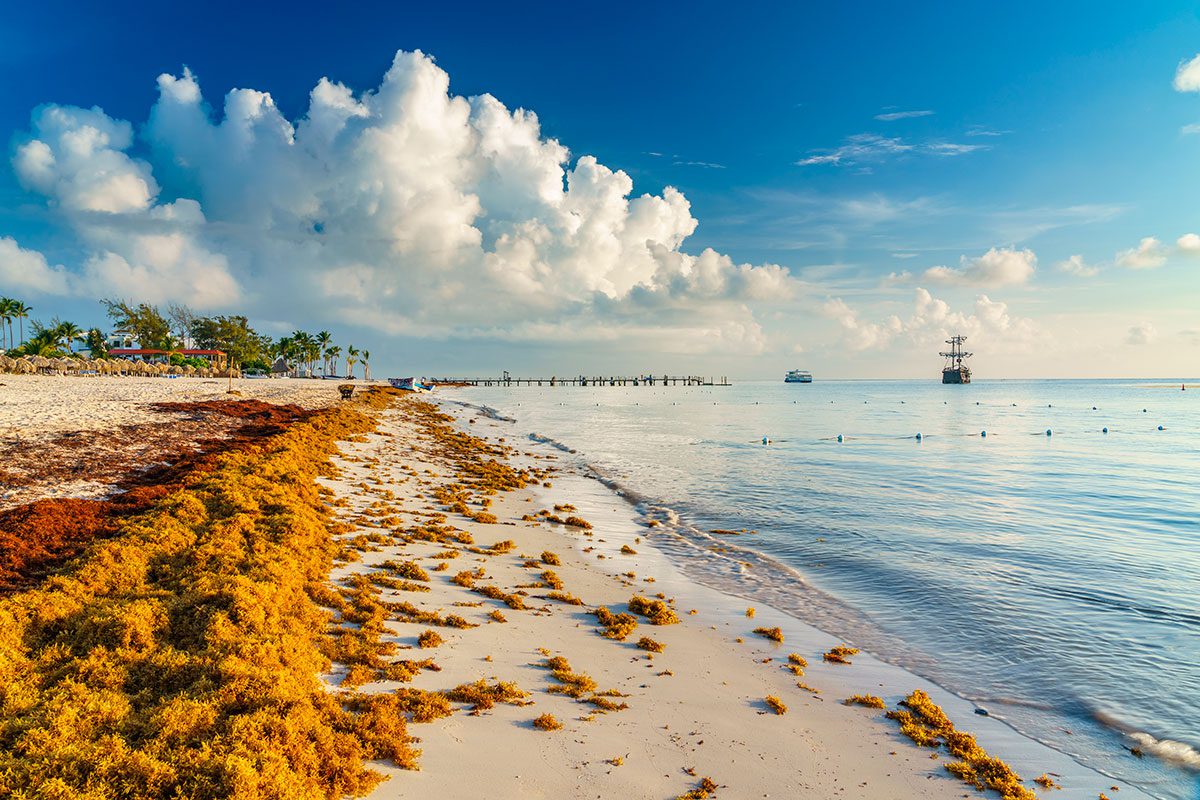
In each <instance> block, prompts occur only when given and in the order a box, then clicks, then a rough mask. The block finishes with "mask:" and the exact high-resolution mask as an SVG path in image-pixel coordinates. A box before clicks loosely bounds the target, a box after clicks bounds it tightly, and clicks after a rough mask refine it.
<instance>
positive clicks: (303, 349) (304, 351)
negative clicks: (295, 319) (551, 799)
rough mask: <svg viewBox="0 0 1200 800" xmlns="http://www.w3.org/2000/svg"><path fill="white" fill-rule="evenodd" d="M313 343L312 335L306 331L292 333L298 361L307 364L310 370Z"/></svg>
mask: <svg viewBox="0 0 1200 800" xmlns="http://www.w3.org/2000/svg"><path fill="white" fill-rule="evenodd" d="M312 341H313V339H312V335H311V334H309V333H307V332H306V331H292V342H293V343H294V344H295V345H296V351H295V353H296V361H297V362H307V363H308V364H309V369H310V370H311V369H312V364H311V362H309V355H310V354H311V353H312ZM297 366H299V363H297Z"/></svg>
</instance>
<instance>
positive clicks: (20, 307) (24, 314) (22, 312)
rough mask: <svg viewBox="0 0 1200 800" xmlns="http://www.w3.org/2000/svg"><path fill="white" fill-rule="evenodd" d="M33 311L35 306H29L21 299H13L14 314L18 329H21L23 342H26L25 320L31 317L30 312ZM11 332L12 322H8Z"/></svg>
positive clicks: (10, 331)
mask: <svg viewBox="0 0 1200 800" xmlns="http://www.w3.org/2000/svg"><path fill="white" fill-rule="evenodd" d="M30 311H33V306H27V305H25V304H24V303H22V302H21V301H20V300H14V301H13V316H14V317H15V318H16V320H17V325H18V329H19V330H20V331H21V344H25V320H27V319H29V312H30ZM8 330H9V333H10V334H11V333H12V323H11V322H10V323H9V324H8Z"/></svg>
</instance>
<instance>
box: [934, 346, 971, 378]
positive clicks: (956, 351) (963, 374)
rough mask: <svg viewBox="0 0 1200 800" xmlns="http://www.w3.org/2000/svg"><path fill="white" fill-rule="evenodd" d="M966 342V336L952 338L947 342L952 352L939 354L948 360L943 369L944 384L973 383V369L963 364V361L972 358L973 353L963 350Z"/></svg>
mask: <svg viewBox="0 0 1200 800" xmlns="http://www.w3.org/2000/svg"><path fill="white" fill-rule="evenodd" d="M966 340H967V337H965V336H951V337H950V338H949V339H947V340H946V344H948V345H950V350H949V351H948V352H943V353H938V355H940V356H943V357H944V358H945V359H946V366H944V367H942V383H970V382H971V368H970V367H968V366H967V365H966V364H964V363H963V359H966V358H970V357H971V356H972V353H968V352H966V351H964V350H963V342H965V341H966Z"/></svg>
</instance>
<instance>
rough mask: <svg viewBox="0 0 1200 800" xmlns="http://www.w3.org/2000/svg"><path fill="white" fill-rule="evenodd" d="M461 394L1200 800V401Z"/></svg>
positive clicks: (846, 611)
mask: <svg viewBox="0 0 1200 800" xmlns="http://www.w3.org/2000/svg"><path fill="white" fill-rule="evenodd" d="M448 393H449V394H451V396H453V397H455V398H458V399H461V400H463V401H465V402H468V403H472V404H477V405H480V406H483V407H487V408H489V409H494V411H495V413H497V414H499V415H503V416H505V417H508V418H511V419H512V423H511V424H512V428H513V437H514V438H519V437H521V436H528V437H532V438H534V439H535V440H539V441H545V442H549V443H551V444H553V445H555V446H557V447H559V448H560V451H561V453H562V455H563V462H564V464H566V465H568V466H570V467H572V468H575V469H578V470H580V471H585V472H590V473H593V474H596V475H598V476H601V477H602V478H603V479H604V480H605V481H607V482H609V483H610V484H611V485H612V486H613V487H614V488H616V489H618V490H619V491H621V492H622V493H623V494H625V495H626V496H627V498H628V499H629V500H630V501H631V502H634V503H636V504H638V506H639V508H640V510H641V511H642V513H644V514H645V515H646V516H647V517H648V518H653V519H657V520H659V521H660V523H661V524H660V526H659V527H658V528H655V529H654V530H655V533H654V535H653V536H651V537H650V538H649V539H648V541H651V542H652V543H653V544H655V546H657V547H659V548H661V549H663V550H666V551H667V552H668V553H670V554H671V555H672V557H673V559H674V560H675V561H676V562H677V563H678V564H679V565H680V566H681V567H682V568H683V569H684V570H685V571H686V572H687V573H688V574H690V575H692V576H693V577H694V578H695V579H696V580H698V581H701V582H704V583H708V584H710V585H713V586H715V587H717V588H721V589H724V590H726V591H729V592H731V593H734V594H738V595H740V596H744V597H750V598H759V599H760V601H761V602H764V603H770V604H771V605H774V606H775V607H776V608H779V609H780V610H783V611H785V612H788V613H791V614H793V615H795V616H796V617H798V618H800V619H803V620H805V621H807V622H810V623H812V624H814V625H816V626H817V627H820V628H822V629H824V630H826V631H828V632H829V633H831V634H834V635H838V636H842V637H844V638H847V639H849V640H851V641H853V642H854V643H855V644H857V645H859V646H860V647H863V648H864V649H867V650H869V651H870V652H872V653H874V654H875V655H877V656H879V657H881V658H883V659H885V660H888V661H891V662H893V663H896V664H898V665H900V666H903V667H905V668H907V669H910V670H911V671H913V672H916V673H917V674H920V675H922V676H924V677H927V678H929V679H931V680H933V681H936V682H937V683H939V684H941V685H942V686H944V687H946V688H947V689H949V690H951V691H953V692H955V693H957V694H960V695H961V696H963V697H965V698H967V699H969V700H971V701H973V702H975V703H977V704H979V705H982V706H984V707H986V708H987V709H988V710H989V711H990V713H991V714H992V716H995V717H999V718H1001V719H1003V720H1005V721H1006V722H1008V723H1009V724H1011V725H1012V726H1013V727H1015V728H1016V729H1018V730H1019V731H1021V732H1022V733H1025V734H1026V735H1028V736H1030V737H1032V738H1035V739H1037V740H1039V741H1042V742H1044V743H1046V744H1049V745H1051V746H1053V747H1055V748H1057V749H1059V750H1061V751H1063V752H1065V753H1068V754H1069V755H1071V756H1072V757H1074V758H1076V759H1077V760H1078V761H1080V762H1082V763H1084V764H1086V765H1088V766H1091V767H1093V768H1096V769H1098V770H1100V771H1102V772H1104V773H1106V774H1108V775H1111V776H1113V777H1114V779H1117V780H1122V781H1126V782H1129V783H1132V784H1135V785H1137V786H1139V787H1141V788H1143V789H1144V790H1145V791H1147V792H1148V793H1150V794H1152V795H1154V796H1156V797H1161V798H1164V799H1167V800H1197V798H1200V388H1197V389H1194V390H1189V391H1180V386H1179V384H1178V383H1168V382H1165V381H978V382H976V383H974V384H971V385H969V386H942V385H941V384H940V383H937V382H936V381H933V380H931V381H921V382H904V381H820V380H818V381H817V382H815V383H813V384H791V385H788V384H784V383H782V381H780V382H771V383H742V384H738V385H735V386H733V387H707V388H698V387H692V388H684V387H661V386H659V387H649V386H639V387H632V386H627V387H588V388H580V387H554V388H550V387H542V388H537V387H519V388H518V387H513V388H495V387H493V388H482V387H480V388H469V389H455V390H449V391H448ZM1159 426H1161V427H1162V430H1159ZM1105 428H1107V433H1105V432H1104V429H1105ZM984 431H986V436H984V435H983V432H984ZM1047 431H1049V432H1050V434H1049V435H1047ZM839 434H840V435H841V436H842V440H841V441H838V438H837V437H838V436H839ZM917 434H920V438H919V439H918V438H917ZM763 437H768V438H769V440H770V443H769V444H763V441H762V440H763ZM714 531H738V532H739V533H737V534H736V535H734V534H731V533H718V532H714ZM1131 750H1137V751H1138V752H1140V753H1141V757H1138V756H1137V755H1135V754H1134V753H1133V752H1131Z"/></svg>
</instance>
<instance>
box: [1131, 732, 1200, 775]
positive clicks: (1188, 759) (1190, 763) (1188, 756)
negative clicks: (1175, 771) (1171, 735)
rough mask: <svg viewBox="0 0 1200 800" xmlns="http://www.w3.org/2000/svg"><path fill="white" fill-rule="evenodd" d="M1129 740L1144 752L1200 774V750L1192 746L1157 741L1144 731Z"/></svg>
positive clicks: (1132, 734)
mask: <svg viewBox="0 0 1200 800" xmlns="http://www.w3.org/2000/svg"><path fill="white" fill-rule="evenodd" d="M1129 738H1130V739H1132V740H1133V741H1135V742H1137V743H1138V747H1140V748H1141V750H1142V752H1145V753H1150V754H1151V755H1154V756H1157V757H1158V758H1161V759H1162V760H1163V761H1169V762H1171V763H1172V764H1179V765H1180V766H1183V767H1187V768H1188V769H1190V770H1193V771H1197V772H1200V750H1197V749H1196V748H1194V747H1192V746H1191V745H1190V744H1187V743H1185V742H1176V741H1174V740H1172V739H1155V738H1154V737H1153V736H1151V735H1150V734H1148V733H1146V732H1144V731H1137V732H1136V733H1131V734H1129Z"/></svg>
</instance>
